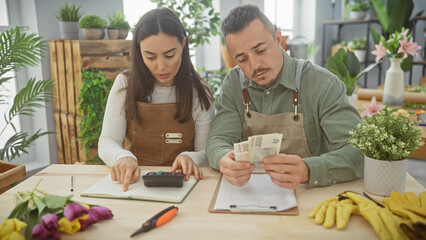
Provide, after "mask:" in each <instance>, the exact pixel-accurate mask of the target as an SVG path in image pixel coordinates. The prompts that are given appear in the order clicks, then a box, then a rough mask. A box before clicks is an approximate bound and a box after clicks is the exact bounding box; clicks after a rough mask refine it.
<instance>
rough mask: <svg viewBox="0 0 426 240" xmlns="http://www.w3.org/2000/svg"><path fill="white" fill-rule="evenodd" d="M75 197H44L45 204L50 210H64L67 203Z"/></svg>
mask: <svg viewBox="0 0 426 240" xmlns="http://www.w3.org/2000/svg"><path fill="white" fill-rule="evenodd" d="M72 197H73V195H68V196H65V197H64V196H58V195H51V194H49V195H46V196H44V197H43V202H44V203H45V204H46V207H47V208H49V209H57V208H64V207H65V205H66V204H67V202H68V201H69V200H70V199H71V198H72Z"/></svg>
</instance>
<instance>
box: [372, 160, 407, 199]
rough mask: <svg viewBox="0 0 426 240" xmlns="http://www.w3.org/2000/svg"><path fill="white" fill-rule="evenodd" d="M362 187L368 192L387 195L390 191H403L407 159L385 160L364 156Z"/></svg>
mask: <svg viewBox="0 0 426 240" xmlns="http://www.w3.org/2000/svg"><path fill="white" fill-rule="evenodd" d="M364 159H365V164H364V187H365V190H367V191H368V192H370V193H373V194H376V195H380V196H389V195H390V193H391V192H392V191H397V192H400V193H403V192H405V181H406V177H407V169H406V162H407V160H405V159H404V160H399V161H385V160H377V159H373V158H369V157H367V156H365V158H364Z"/></svg>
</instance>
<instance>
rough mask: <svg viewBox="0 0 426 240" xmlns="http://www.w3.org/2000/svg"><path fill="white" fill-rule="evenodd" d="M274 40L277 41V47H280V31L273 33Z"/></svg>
mask: <svg viewBox="0 0 426 240" xmlns="http://www.w3.org/2000/svg"><path fill="white" fill-rule="evenodd" d="M275 40H276V41H277V43H278V45H279V46H281V31H279V30H277V31H276V32H275Z"/></svg>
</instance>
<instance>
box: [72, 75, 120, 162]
mask: <svg viewBox="0 0 426 240" xmlns="http://www.w3.org/2000/svg"><path fill="white" fill-rule="evenodd" d="M81 78H82V81H83V82H82V85H81V90H80V94H79V97H78V100H77V104H79V107H78V113H79V114H80V115H81V116H82V120H81V124H80V128H79V136H78V138H79V139H81V141H82V142H83V144H84V148H85V150H86V155H87V156H88V157H89V152H90V148H92V147H97V146H98V141H99V137H100V136H101V130H102V122H103V119H104V114H105V107H106V103H107V100H108V94H109V91H110V90H111V87H112V84H113V81H112V80H110V79H107V78H106V77H105V75H103V74H102V72H101V70H99V69H91V70H84V71H83V72H82V73H81ZM95 158H96V157H95ZM89 160H92V159H89Z"/></svg>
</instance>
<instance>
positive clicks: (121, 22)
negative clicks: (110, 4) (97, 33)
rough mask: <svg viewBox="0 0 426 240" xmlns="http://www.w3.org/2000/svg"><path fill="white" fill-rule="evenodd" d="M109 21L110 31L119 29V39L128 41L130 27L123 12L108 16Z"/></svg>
mask: <svg viewBox="0 0 426 240" xmlns="http://www.w3.org/2000/svg"><path fill="white" fill-rule="evenodd" d="M108 20H109V26H108V29H117V30H118V39H126V38H127V34H128V33H129V29H130V25H129V23H128V22H127V21H126V19H125V18H124V14H123V12H119V13H115V12H114V13H112V14H111V15H110V16H108ZM113 32H115V31H113ZM108 36H109V35H108ZM110 39H111V38H110Z"/></svg>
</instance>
